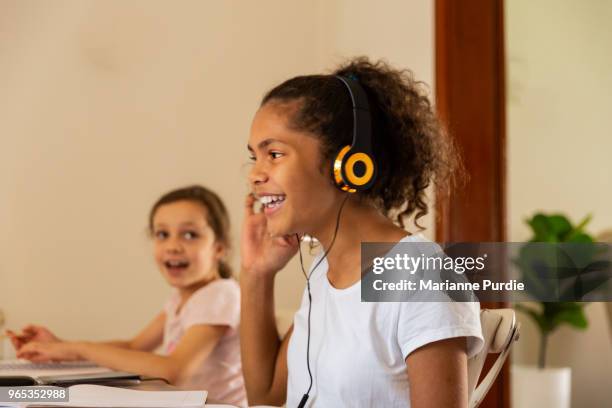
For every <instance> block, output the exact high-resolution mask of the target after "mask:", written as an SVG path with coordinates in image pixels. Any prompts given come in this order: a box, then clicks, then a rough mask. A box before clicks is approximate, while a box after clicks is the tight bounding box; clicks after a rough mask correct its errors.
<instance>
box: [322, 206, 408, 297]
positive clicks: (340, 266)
mask: <svg viewBox="0 0 612 408" xmlns="http://www.w3.org/2000/svg"><path fill="white" fill-rule="evenodd" d="M338 209H339V207H338ZM338 209H336V210H335V211H334V212H335V214H333V219H332V221H331V222H330V221H329V219H331V218H332V217H329V219H328V221H327V222H326V223H325V225H324V226H323V228H321V229H320V231H318V232H316V233H315V234H313V235H314V236H315V238H317V240H318V241H319V242H321V244H322V246H323V249H324V250H325V251H327V250H328V249H329V247H330V245H331V244H332V239H333V236H334V230H335V227H336V219H337V214H338ZM406 235H408V232H407V231H405V230H403V229H402V228H400V227H398V226H396V225H395V224H394V223H393V222H392V221H391V220H389V219H388V218H387V217H385V216H384V215H382V214H380V212H379V211H378V210H377V209H376V208H374V207H372V206H370V205H367V204H362V203H359V202H358V201H357V200H352V199H351V198H349V199H348V201H347V202H346V204H345V205H344V208H343V210H342V214H341V216H340V225H339V228H338V233H337V235H336V239H335V241H334V242H333V246H332V249H331V251H329V253H328V254H327V264H328V266H329V269H328V274H327V277H328V279H329V281H330V283H331V284H332V285H333V286H335V287H336V288H345V287H348V286H351V285H352V284H354V283H355V282H357V281H359V279H361V243H362V242H397V241H399V240H401V239H402V238H403V237H405V236H406Z"/></svg>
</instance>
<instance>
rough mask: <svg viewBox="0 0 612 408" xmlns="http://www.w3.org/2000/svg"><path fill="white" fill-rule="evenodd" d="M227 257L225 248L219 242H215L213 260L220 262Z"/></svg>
mask: <svg viewBox="0 0 612 408" xmlns="http://www.w3.org/2000/svg"><path fill="white" fill-rule="evenodd" d="M225 255H227V246H226V245H224V244H222V243H221V242H219V241H216V242H215V258H216V259H217V260H218V261H220V260H222V259H223V258H225Z"/></svg>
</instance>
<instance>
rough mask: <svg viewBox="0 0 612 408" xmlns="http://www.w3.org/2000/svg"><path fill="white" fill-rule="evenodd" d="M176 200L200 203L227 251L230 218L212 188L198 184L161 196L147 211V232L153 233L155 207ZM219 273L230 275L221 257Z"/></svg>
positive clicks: (228, 248) (228, 246) (229, 269)
mask: <svg viewBox="0 0 612 408" xmlns="http://www.w3.org/2000/svg"><path fill="white" fill-rule="evenodd" d="M177 201H191V202H194V203H196V204H200V205H201V206H202V207H204V208H205V209H206V222H207V223H208V225H210V227H211V228H212V230H213V231H214V233H215V239H216V240H217V242H219V243H221V244H222V245H223V246H224V247H225V248H226V249H227V251H229V250H230V220H229V215H228V212H227V209H226V208H225V204H223V200H221V198H220V197H219V196H218V195H217V194H216V193H215V192H214V191H212V190H209V189H207V188H206V187H202V186H199V185H193V186H187V187H182V188H178V189H176V190H172V191H169V192H167V193H166V194H164V195H163V196H161V197H160V198H159V199H158V200H157V201H156V202H155V204H153V207H151V211H150V212H149V225H148V228H149V233H150V234H152V233H153V218H154V217H155V213H156V212H157V209H158V208H159V207H161V206H162V205H165V204H170V203H175V202H177ZM219 275H220V276H221V278H223V279H228V278H231V277H232V268H231V267H230V265H229V264H228V263H227V262H226V260H224V259H221V260H220V261H219Z"/></svg>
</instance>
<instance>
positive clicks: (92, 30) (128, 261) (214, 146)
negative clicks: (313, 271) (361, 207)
mask: <svg viewBox="0 0 612 408" xmlns="http://www.w3.org/2000/svg"><path fill="white" fill-rule="evenodd" d="M432 7H433V6H432V2H431V0H414V1H411V2H404V1H399V0H393V1H391V0H388V1H382V2H376V3H374V2H368V1H346V0H345V1H340V0H336V1H323V0H318V1H314V2H302V1H297V0H295V1H283V0H264V1H257V2H246V1H225V0H223V1H222V0H216V1H197V0H194V1H180V2H177V1H151V0H130V1H118V0H112V1H108V0H104V1H102V0H97V1H96V0H78V1H76V0H72V1H68V0H58V1H53V2H41V1H34V0H2V1H0V89H1V90H2V91H1V92H0V138H1V139H0V140H1V148H0V166H1V167H0V189H1V191H2V193H1V194H2V199H1V200H0V229H1V231H2V234H0V308H2V309H3V310H4V311H5V313H6V316H7V320H8V325H9V326H10V327H13V328H16V327H20V326H21V325H23V324H26V323H29V322H38V323H44V324H47V325H49V326H50V327H52V328H54V329H55V330H56V331H57V332H58V334H60V335H62V336H66V337H69V338H82V337H86V338H89V339H99V338H108V337H120V336H126V335H130V334H132V333H134V332H135V331H136V330H137V329H138V328H140V327H141V326H142V325H143V324H144V323H145V322H146V321H147V320H148V319H149V318H151V317H152V316H153V315H154V314H155V313H156V311H157V310H158V309H159V307H160V305H161V303H162V302H163V301H164V299H165V297H166V296H167V294H168V291H169V290H168V287H167V286H166V285H165V283H164V282H163V280H162V279H161V277H160V276H159V273H158V272H157V270H156V268H155V266H154V264H153V262H152V261H151V255H150V244H149V242H148V239H147V237H146V234H145V227H146V217H147V212H148V210H149V207H150V205H151V204H152V203H153V202H154V201H155V199H156V198H157V197H158V196H159V195H160V194H161V193H163V192H165V191H167V190H169V189H171V188H175V187H178V186H182V185H185V184H189V183H202V184H204V185H206V186H209V187H211V188H212V189H214V190H215V191H217V192H218V193H219V194H220V195H221V196H222V198H223V199H224V200H225V201H226V203H227V204H228V206H229V210H230V213H231V217H232V221H233V228H232V232H233V236H234V238H235V239H237V238H238V237H239V228H240V222H241V219H242V212H241V210H242V201H243V197H244V194H245V193H246V191H247V189H246V181H245V180H246V178H245V176H246V174H247V171H248V167H247V154H246V148H245V145H246V140H247V136H248V130H249V125H250V120H251V118H252V116H253V114H254V112H255V110H256V108H257V106H258V103H259V100H260V98H261V96H262V95H263V93H264V92H265V91H266V90H268V89H269V88H270V87H271V86H272V85H275V84H277V83H278V82H279V81H282V80H284V79H287V78H289V77H290V76H293V75H298V74H304V73H314V72H320V71H321V70H324V69H331V68H333V66H334V65H335V64H337V63H339V62H340V61H341V60H342V58H344V57H348V56H352V55H356V54H366V55H369V56H371V57H374V58H378V57H384V58H386V59H388V60H389V61H390V62H392V63H395V64H397V65H400V66H404V67H411V68H412V69H414V71H415V72H416V73H417V76H418V77H419V78H421V79H423V80H425V81H426V82H429V83H431V81H432V78H433V48H432V47H433V45H432V44H433V8H432ZM430 219H431V218H430ZM428 224H431V221H429V222H428ZM429 235H430V236H433V235H432V234H431V233H430V234H429ZM237 252H238V251H237V249H236V250H235V251H234V264H235V265H237V256H236V255H237ZM303 287H304V281H303V277H302V275H301V273H300V270H299V267H298V264H297V262H295V261H293V262H292V263H291V264H290V265H289V266H288V268H287V270H286V271H284V272H282V273H281V274H280V275H279V278H278V283H277V288H278V290H277V296H276V297H277V304H278V307H279V308H289V309H291V308H295V307H296V306H297V305H298V303H299V300H300V297H301V293H302V290H303Z"/></svg>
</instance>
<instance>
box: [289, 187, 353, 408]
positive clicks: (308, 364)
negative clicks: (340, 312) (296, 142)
mask: <svg viewBox="0 0 612 408" xmlns="http://www.w3.org/2000/svg"><path fill="white" fill-rule="evenodd" d="M348 197H349V194H346V196H345V197H344V200H342V204H341V205H340V209H338V216H337V217H336V228H335V229H334V236H333V237H332V240H331V243H330V244H329V248H327V251H325V252H324V253H323V256H322V257H321V259H319V261H318V262H317V263H316V264H315V266H314V267H313V268H312V269H311V270H310V274H307V273H306V270H305V269H304V259H303V257H302V247H301V245H300V237H299V235H298V234H295V236H296V238H297V241H298V250H299V253H300V266H301V267H302V273H303V274H304V277H305V278H306V289H307V290H308V323H307V327H308V329H307V331H306V332H307V335H306V368H307V369H308V377H309V378H310V384H309V385H308V390H307V391H306V393H305V394H304V395H303V396H302V399H301V400H300V403H299V404H298V408H304V407H305V406H306V401H308V397H309V395H310V390H311V389H312V384H313V381H312V371H311V369H310V312H311V310H312V293H311V292H310V277H311V276H312V274H313V272H314V271H315V270H316V269H317V267H318V266H319V265H320V264H321V262H323V260H324V259H326V258H327V255H328V254H329V252H330V251H331V249H332V247H333V246H334V242H336V236H337V235H338V229H339V228H340V215H341V214H342V209H343V208H344V204H345V203H346V200H347V199H348Z"/></svg>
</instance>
